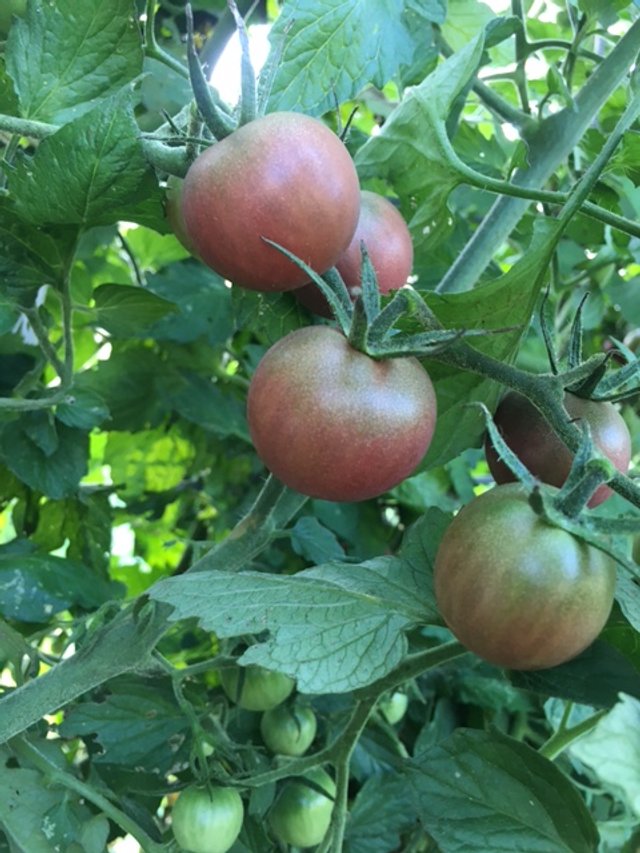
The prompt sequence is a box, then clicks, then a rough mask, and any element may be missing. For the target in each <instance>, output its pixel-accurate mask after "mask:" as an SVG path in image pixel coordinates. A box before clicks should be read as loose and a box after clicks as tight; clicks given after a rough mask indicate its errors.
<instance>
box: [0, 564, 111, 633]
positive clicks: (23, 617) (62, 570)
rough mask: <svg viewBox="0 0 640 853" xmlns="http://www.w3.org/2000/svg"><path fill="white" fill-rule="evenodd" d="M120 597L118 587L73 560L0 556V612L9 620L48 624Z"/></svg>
mask: <svg viewBox="0 0 640 853" xmlns="http://www.w3.org/2000/svg"><path fill="white" fill-rule="evenodd" d="M119 594H120V587H119V585H117V584H113V583H110V582H108V581H105V580H103V579H102V578H100V577H98V576H97V575H95V574H94V573H93V572H91V571H89V570H88V569H86V568H85V567H84V566H82V565H81V564H79V563H75V562H74V561H72V560H66V559H63V558H62V557H53V556H51V555H50V554H29V555H24V556H13V555H6V556H4V555H3V556H0V612H2V614H3V615H4V616H6V617H7V618H8V619H18V620H20V621H21V622H48V621H49V619H51V616H52V615H53V614H54V613H59V612H60V611H61V610H67V609H68V608H69V607H72V606H73V605H76V604H79V605H80V606H81V607H84V608H87V609H89V608H95V607H99V606H100V605H101V604H104V602H105V601H109V600H110V599H112V598H114V597H116V596H118V595H119Z"/></svg>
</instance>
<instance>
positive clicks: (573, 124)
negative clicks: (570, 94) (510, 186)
mask: <svg viewBox="0 0 640 853" xmlns="http://www.w3.org/2000/svg"><path fill="white" fill-rule="evenodd" d="M639 50H640V20H637V21H635V22H634V23H633V24H632V26H631V27H630V28H629V30H628V31H627V32H626V33H625V35H624V36H623V37H622V38H621V39H620V41H619V42H618V44H617V45H616V47H615V48H614V49H613V50H612V51H611V53H610V54H609V55H608V56H607V57H606V58H605V59H604V60H603V61H602V63H601V64H600V65H599V66H598V67H597V68H596V69H595V71H594V72H593V74H592V75H591V76H590V77H589V79H588V80H587V82H586V83H585V85H584V86H583V88H582V89H581V91H580V92H578V94H577V95H576V97H575V99H574V106H575V110H574V109H564V110H562V111H561V112H559V113H556V114H555V115H552V116H549V117H548V118H546V119H545V120H544V121H542V122H540V124H539V126H538V128H537V129H536V130H535V131H531V132H527V134H526V141H527V143H528V147H529V162H530V165H529V167H528V168H526V169H522V170H520V171H518V172H517V173H516V174H515V175H514V179H513V183H514V184H515V185H516V186H520V187H524V188H527V189H538V188H540V187H541V186H543V185H544V184H545V183H546V181H547V180H548V179H549V178H550V177H551V175H552V174H553V172H554V171H555V170H556V168H557V167H558V166H559V165H560V164H561V163H562V162H563V161H564V160H565V159H566V158H567V156H569V154H570V153H571V151H572V150H573V149H574V147H575V146H576V145H577V143H578V142H579V141H580V139H581V138H582V136H583V135H584V133H585V131H586V130H587V128H588V127H589V126H590V124H591V123H592V121H593V120H594V118H595V117H596V116H597V114H598V112H599V110H600V108H601V107H602V105H603V104H604V103H605V102H606V100H607V98H608V97H609V95H610V94H611V92H613V91H614V90H615V89H616V88H617V87H618V86H619V85H620V83H621V82H622V81H623V79H624V78H625V76H626V75H627V72H628V70H629V68H630V67H631V65H632V64H633V63H634V62H635V60H636V57H637V54H638V51H639ZM528 204H529V203H528V201H525V200H523V199H519V198H514V197H504V196H503V197H501V198H499V199H498V200H497V201H496V202H495V204H494V205H493V206H492V208H491V210H490V211H489V212H488V213H487V215H486V217H485V219H484V220H483V222H482V223H481V224H480V226H479V227H478V228H477V229H476V231H475V232H474V234H473V236H472V237H471V239H470V240H469V242H468V243H467V245H466V246H465V248H464V249H463V251H462V252H461V253H460V254H459V255H458V257H457V258H456V261H455V262H454V263H453V264H452V265H451V267H450V268H449V270H448V272H447V273H446V275H445V276H444V278H443V279H442V281H441V282H440V284H439V285H438V288H437V290H438V292H440V293H453V292H459V291H464V290H470V289H471V288H472V287H474V285H475V284H476V282H477V281H478V279H479V278H480V276H481V275H482V273H483V272H484V270H485V269H486V267H487V266H488V265H489V263H490V262H491V259H492V258H493V255H494V253H495V249H496V247H497V246H500V245H502V244H503V243H504V242H505V240H506V239H507V238H508V236H509V234H510V233H511V231H512V230H513V228H514V227H515V226H516V225H517V223H518V222H519V220H520V218H521V217H522V216H523V214H524V213H525V211H526V210H527V207H528Z"/></svg>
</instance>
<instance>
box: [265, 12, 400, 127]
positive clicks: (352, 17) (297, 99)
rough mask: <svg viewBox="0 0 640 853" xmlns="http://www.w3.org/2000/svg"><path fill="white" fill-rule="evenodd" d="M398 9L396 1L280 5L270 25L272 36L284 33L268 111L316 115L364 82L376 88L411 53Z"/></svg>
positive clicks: (345, 97)
mask: <svg viewBox="0 0 640 853" xmlns="http://www.w3.org/2000/svg"><path fill="white" fill-rule="evenodd" d="M402 12H403V3H402V0H368V2H367V3H366V4H364V3H361V2H360V0H295V2H291V3H287V4H285V6H284V7H283V9H282V12H281V14H280V16H279V18H278V19H277V21H276V23H275V24H274V26H273V35H272V38H273V39H274V40H277V39H278V38H282V37H284V38H285V48H284V54H283V58H282V64H281V65H280V67H279V69H278V71H277V73H276V75H275V79H274V82H273V87H272V90H271V98H270V101H269V111H270V112H271V111H273V110H291V109H295V110H300V111H302V112H305V113H308V114H309V115H322V114H323V113H325V112H327V110H330V109H332V108H333V107H334V105H335V103H336V101H337V102H339V103H341V102H342V101H346V100H347V99H349V98H352V97H354V96H355V95H356V94H357V93H358V92H359V91H360V89H361V88H362V87H363V86H364V85H365V84H367V83H373V84H374V85H375V86H378V87H379V88H382V86H384V84H385V83H387V82H388V81H389V80H390V79H391V78H392V77H393V75H394V74H395V73H396V71H397V70H398V68H399V66H400V64H401V63H408V62H410V61H411V58H412V56H413V51H414V47H415V45H414V41H413V39H412V37H411V35H410V33H409V31H408V30H407V28H406V26H405V24H404V22H403V20H402ZM347 54H348V56H349V61H348V62H345V55H347Z"/></svg>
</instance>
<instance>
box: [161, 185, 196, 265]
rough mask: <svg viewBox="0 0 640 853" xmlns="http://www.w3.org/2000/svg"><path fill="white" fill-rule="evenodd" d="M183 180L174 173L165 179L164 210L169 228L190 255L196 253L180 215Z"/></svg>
mask: <svg viewBox="0 0 640 853" xmlns="http://www.w3.org/2000/svg"><path fill="white" fill-rule="evenodd" d="M183 185H184V181H183V180H182V178H178V177H176V176H175V175H171V176H170V177H169V179H168V180H167V189H166V193H165V199H166V202H165V212H166V215H167V219H168V221H169V225H170V226H171V230H172V231H173V233H174V234H175V236H176V238H177V239H178V240H179V241H180V242H181V243H182V245H183V246H184V247H185V249H186V250H187V251H188V252H191V254H192V255H197V252H196V248H195V246H194V245H193V241H192V240H190V239H189V235H188V234H187V226H186V225H185V222H184V216H183V215H182V187H183Z"/></svg>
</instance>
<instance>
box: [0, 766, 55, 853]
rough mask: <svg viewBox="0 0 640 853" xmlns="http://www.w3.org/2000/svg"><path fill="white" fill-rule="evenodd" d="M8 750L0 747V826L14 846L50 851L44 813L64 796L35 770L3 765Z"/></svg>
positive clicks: (32, 852) (42, 852)
mask: <svg viewBox="0 0 640 853" xmlns="http://www.w3.org/2000/svg"><path fill="white" fill-rule="evenodd" d="M6 760H7V753H5V752H4V751H0V762H1V764H2V765H3V766H2V772H1V773H0V827H2V831H3V832H4V833H5V835H6V836H7V838H8V839H9V840H10V841H11V843H12V845H13V847H12V849H13V850H28V851H29V853H53V849H54V848H53V847H52V844H51V842H50V840H49V837H48V835H47V834H46V832H45V821H44V818H45V815H46V814H47V812H48V811H49V810H51V809H54V808H55V807H57V806H59V805H60V804H61V802H62V801H63V799H64V797H65V793H64V789H63V788H60V787H58V788H54V787H47V786H46V785H45V784H44V778H43V776H42V774H41V773H38V771H37V770H30V769H28V768H24V767H6V766H4V764H5V762H6Z"/></svg>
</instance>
